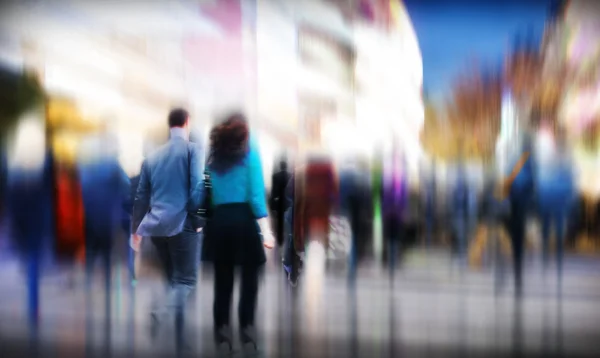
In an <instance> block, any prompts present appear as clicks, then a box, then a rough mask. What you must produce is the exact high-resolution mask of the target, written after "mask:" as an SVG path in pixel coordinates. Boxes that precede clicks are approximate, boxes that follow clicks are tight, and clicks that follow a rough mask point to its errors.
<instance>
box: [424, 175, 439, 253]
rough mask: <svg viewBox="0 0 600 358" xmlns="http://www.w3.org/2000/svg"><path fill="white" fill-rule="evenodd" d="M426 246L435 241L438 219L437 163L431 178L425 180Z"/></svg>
mask: <svg viewBox="0 0 600 358" xmlns="http://www.w3.org/2000/svg"><path fill="white" fill-rule="evenodd" d="M425 185H426V186H425V246H426V247H427V248H430V247H431V245H432V244H433V241H434V234H435V229H436V228H435V220H436V196H437V183H436V174H435V163H434V166H433V169H432V173H431V175H430V178H429V179H428V180H426V182H425Z"/></svg>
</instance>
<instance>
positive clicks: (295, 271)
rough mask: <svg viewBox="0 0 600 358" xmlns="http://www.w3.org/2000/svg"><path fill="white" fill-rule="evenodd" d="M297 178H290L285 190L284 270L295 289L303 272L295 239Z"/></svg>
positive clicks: (293, 176)
mask: <svg viewBox="0 0 600 358" xmlns="http://www.w3.org/2000/svg"><path fill="white" fill-rule="evenodd" d="M295 176H296V175H295V173H294V174H292V175H291V176H290V180H289V181H288V183H287V185H286V188H285V200H286V203H287V204H286V205H287V207H288V209H287V210H286V211H285V215H284V225H285V229H284V235H285V243H284V248H283V269H284V271H285V273H286V275H287V278H288V281H289V282H290V284H291V285H292V286H293V287H295V286H296V284H297V282H298V276H299V275H300V272H301V270H302V260H301V258H300V255H298V252H297V251H296V247H295V239H294V235H295V232H294V225H295V223H294V221H295V220H294V207H295V206H296V205H295V201H294V196H295V180H294V178H295Z"/></svg>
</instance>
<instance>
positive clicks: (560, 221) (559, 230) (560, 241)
mask: <svg viewBox="0 0 600 358" xmlns="http://www.w3.org/2000/svg"><path fill="white" fill-rule="evenodd" d="M567 215H568V214H567V213H559V214H557V215H556V218H555V220H556V235H555V236H556V269H557V274H558V284H559V289H560V288H561V285H562V273H563V255H564V253H563V248H564V244H565V236H566V227H567V223H568V220H567Z"/></svg>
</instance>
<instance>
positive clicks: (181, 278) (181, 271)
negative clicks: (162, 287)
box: [152, 219, 200, 346]
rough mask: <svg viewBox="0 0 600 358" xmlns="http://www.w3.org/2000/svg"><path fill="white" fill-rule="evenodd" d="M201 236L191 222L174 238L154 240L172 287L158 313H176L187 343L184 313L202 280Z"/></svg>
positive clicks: (178, 333)
mask: <svg viewBox="0 0 600 358" xmlns="http://www.w3.org/2000/svg"><path fill="white" fill-rule="evenodd" d="M198 240H199V235H198V233H196V230H194V228H193V224H192V222H191V220H189V219H188V220H187V221H186V224H185V227H184V230H183V231H182V232H181V233H179V234H177V235H175V236H171V237H152V243H153V244H154V246H155V247H156V251H157V254H158V256H159V258H160V260H161V262H162V264H163V269H164V274H165V276H166V279H167V284H168V294H167V302H166V305H165V306H163V308H162V309H159V311H158V312H157V313H158V314H159V317H162V315H163V314H165V313H175V314H176V333H175V334H176V340H177V342H178V346H180V343H182V342H183V325H184V323H183V317H184V314H183V311H184V307H185V303H186V301H187V298H188V296H189V294H190V292H191V291H192V290H193V289H194V287H195V286H196V282H197V280H198V255H199V251H198V250H199V249H200V245H199V243H198Z"/></svg>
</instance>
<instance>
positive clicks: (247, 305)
mask: <svg viewBox="0 0 600 358" xmlns="http://www.w3.org/2000/svg"><path fill="white" fill-rule="evenodd" d="M261 268H262V266H255V265H247V266H244V267H242V282H241V290H240V302H239V305H238V319H239V322H240V328H241V329H242V330H243V329H246V328H249V327H252V326H254V313H255V312H256V302H257V297H258V280H259V276H260V270H261Z"/></svg>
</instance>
